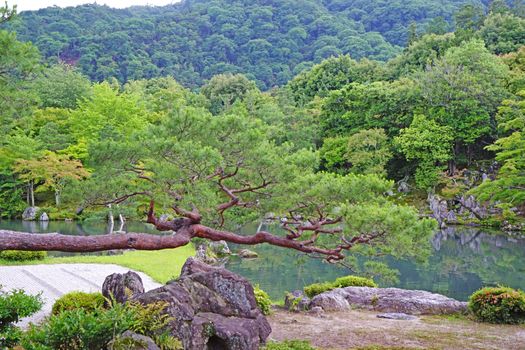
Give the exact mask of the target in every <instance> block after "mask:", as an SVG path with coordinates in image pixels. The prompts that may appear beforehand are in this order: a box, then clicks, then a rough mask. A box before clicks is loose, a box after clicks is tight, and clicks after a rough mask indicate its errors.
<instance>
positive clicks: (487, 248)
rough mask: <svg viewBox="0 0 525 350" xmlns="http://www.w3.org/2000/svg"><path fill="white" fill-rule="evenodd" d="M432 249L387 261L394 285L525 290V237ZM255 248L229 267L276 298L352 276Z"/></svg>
mask: <svg viewBox="0 0 525 350" xmlns="http://www.w3.org/2000/svg"><path fill="white" fill-rule="evenodd" d="M265 226H266V225H265ZM0 229H7V230H16V231H25V232H33V233H41V232H59V233H61V234H70V235H96V234H104V233H107V232H108V227H107V224H106V223H105V222H101V221H96V222H88V223H80V222H57V221H51V222H36V221H33V222H28V221H0ZM256 229H257V227H256V225H255V224H254V225H248V226H247V227H245V229H244V230H243V231H245V232H246V233H253V232H254V231H255V230H256ZM263 229H264V230H268V231H274V232H276V230H277V229H278V228H276V227H275V226H267V227H263ZM124 231H126V232H128V231H130V232H147V233H155V234H159V232H158V231H156V230H154V229H153V227H152V226H150V225H147V224H143V223H139V222H126V224H125V226H124ZM431 245H432V247H433V253H432V255H431V257H430V259H429V261H428V263H427V264H418V263H415V262H413V261H406V260H395V259H391V258H390V259H387V261H388V263H389V265H390V266H391V267H393V268H396V269H398V270H399V272H400V278H399V283H397V284H396V285H395V286H397V287H401V288H410V289H423V290H428V291H433V292H437V293H441V294H445V295H448V296H451V297H453V298H456V299H460V300H466V299H467V298H468V296H469V295H470V294H471V293H472V292H473V291H475V290H477V289H479V288H480V287H482V286H486V285H497V284H503V285H507V286H510V287H514V288H521V289H525V237H523V236H518V237H516V236H512V237H511V236H508V235H506V234H504V233H502V232H497V231H495V232H488V231H486V230H480V229H478V228H471V227H449V228H446V229H444V230H441V231H439V232H437V233H436V234H435V235H434V237H433V238H432V240H431ZM250 249H253V250H255V251H257V253H259V257H260V258H258V259H254V260H240V259H238V258H232V259H230V261H229V262H228V264H227V267H228V268H229V269H231V270H232V271H234V272H237V273H239V274H241V275H243V276H245V277H247V278H248V279H250V280H251V281H252V282H253V283H256V284H259V285H260V286H261V288H263V289H264V290H266V291H267V292H268V293H269V294H270V296H271V297H272V298H275V299H280V298H282V297H283V295H284V293H285V291H292V290H295V289H301V288H302V287H303V286H304V285H306V284H310V283H314V282H322V281H327V280H334V279H335V278H337V277H340V276H343V275H346V274H348V273H349V271H348V270H347V269H345V268H342V267H340V266H337V265H331V264H328V263H326V262H324V261H323V260H317V259H311V258H307V257H305V256H304V255H302V254H299V253H297V252H295V251H292V250H289V249H284V248H279V247H274V246H269V245H266V244H264V245H260V246H256V247H250ZM59 254H60V255H63V254H64V253H59ZM384 286H386V285H384Z"/></svg>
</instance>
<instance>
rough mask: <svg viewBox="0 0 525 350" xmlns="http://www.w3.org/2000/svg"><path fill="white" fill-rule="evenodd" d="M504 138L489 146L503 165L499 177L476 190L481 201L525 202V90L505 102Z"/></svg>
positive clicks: (500, 124)
mask: <svg viewBox="0 0 525 350" xmlns="http://www.w3.org/2000/svg"><path fill="white" fill-rule="evenodd" d="M498 128H499V129H500V131H501V132H502V133H503V135H504V136H503V137H501V138H499V139H498V140H496V142H494V144H493V145H490V146H488V147H487V149H488V150H491V151H494V152H496V160H497V161H498V162H499V163H500V164H501V168H500V170H499V172H498V174H497V177H496V179H495V180H486V181H484V182H483V183H482V184H481V185H480V186H479V187H477V188H475V189H474V190H473V191H472V193H473V194H475V195H477V196H478V197H479V199H481V200H491V201H502V202H504V203H509V204H511V205H519V206H521V205H523V204H524V203H525V90H522V91H521V92H520V93H519V94H518V95H517V96H516V97H515V98H513V99H508V100H505V101H503V104H502V106H501V107H500V109H499V113H498Z"/></svg>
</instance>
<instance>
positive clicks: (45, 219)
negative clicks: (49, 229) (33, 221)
mask: <svg viewBox="0 0 525 350" xmlns="http://www.w3.org/2000/svg"><path fill="white" fill-rule="evenodd" d="M40 221H49V216H48V215H47V213H42V215H40Z"/></svg>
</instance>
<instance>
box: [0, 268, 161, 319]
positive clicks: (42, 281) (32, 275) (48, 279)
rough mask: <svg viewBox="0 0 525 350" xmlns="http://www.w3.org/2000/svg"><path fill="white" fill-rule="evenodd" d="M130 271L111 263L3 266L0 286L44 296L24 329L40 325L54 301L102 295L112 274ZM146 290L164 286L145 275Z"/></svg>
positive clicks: (143, 279)
mask: <svg viewBox="0 0 525 350" xmlns="http://www.w3.org/2000/svg"><path fill="white" fill-rule="evenodd" d="M128 271H130V269H128V268H125V267H122V266H118V265H111V264H57V265H26V266H0V285H1V286H2V289H3V290H4V291H6V290H12V289H24V290H25V291H26V292H27V293H28V294H38V293H42V299H43V301H44V306H43V308H42V310H41V311H39V312H38V313H36V314H35V315H33V316H31V317H28V318H25V319H23V320H21V321H20V323H19V326H21V327H25V326H27V325H28V324H29V322H33V323H37V322H39V321H40V320H42V319H43V318H44V317H45V316H47V315H49V314H50V312H51V307H52V306H53V303H54V302H55V300H57V299H58V298H59V297H60V296H62V295H63V294H66V293H69V292H72V291H83V292H100V291H101V290H102V283H104V279H105V278H106V277H107V276H108V275H111V274H112V273H126V272H128ZM135 272H137V273H138V274H139V275H140V277H141V278H142V282H143V283H144V289H145V290H146V291H148V290H150V289H154V288H157V287H160V286H161V285H160V284H159V283H157V282H155V281H153V280H152V279H151V277H149V276H147V275H146V274H144V273H142V272H138V271H135Z"/></svg>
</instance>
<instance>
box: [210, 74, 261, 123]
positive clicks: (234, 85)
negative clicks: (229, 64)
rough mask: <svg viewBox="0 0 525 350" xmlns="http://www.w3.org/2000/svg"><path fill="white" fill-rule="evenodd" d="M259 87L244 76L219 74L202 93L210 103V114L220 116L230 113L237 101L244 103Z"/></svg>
mask: <svg viewBox="0 0 525 350" xmlns="http://www.w3.org/2000/svg"><path fill="white" fill-rule="evenodd" d="M256 89H257V87H256V86H255V83H254V82H253V81H250V80H248V79H247V78H246V77H245V76H244V75H242V74H235V75H233V74H219V75H216V76H214V77H213V78H211V80H210V81H209V82H208V83H207V84H206V85H204V86H203V87H202V89H201V92H202V94H203V95H204V96H206V98H207V99H208V101H209V103H210V108H209V109H210V112H211V113H212V114H220V113H221V112H224V111H228V110H229V109H230V108H231V107H232V105H233V104H234V103H235V101H242V100H243V99H244V98H245V97H246V95H247V94H248V93H249V92H250V91H253V90H256Z"/></svg>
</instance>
